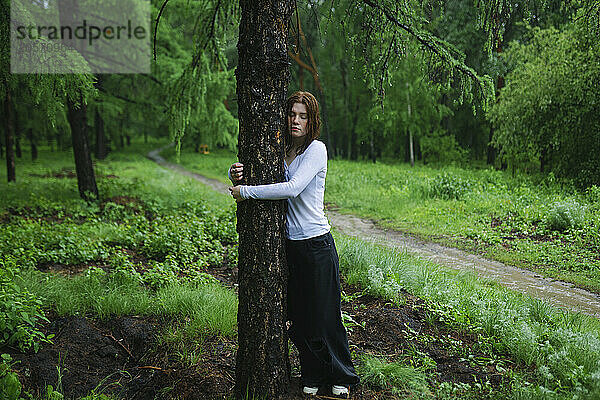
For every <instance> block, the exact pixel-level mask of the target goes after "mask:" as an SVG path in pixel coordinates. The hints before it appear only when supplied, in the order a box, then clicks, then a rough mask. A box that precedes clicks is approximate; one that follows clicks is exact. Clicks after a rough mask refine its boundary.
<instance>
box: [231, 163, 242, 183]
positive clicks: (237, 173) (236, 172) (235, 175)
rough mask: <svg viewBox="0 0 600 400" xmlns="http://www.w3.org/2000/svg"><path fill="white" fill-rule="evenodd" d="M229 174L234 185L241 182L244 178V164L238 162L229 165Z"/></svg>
mask: <svg viewBox="0 0 600 400" xmlns="http://www.w3.org/2000/svg"><path fill="white" fill-rule="evenodd" d="M229 174H230V175H231V182H233V183H234V184H235V183H237V182H238V181H241V180H242V178H243V177H244V164H242V163H239V162H237V163H234V164H231V167H229Z"/></svg>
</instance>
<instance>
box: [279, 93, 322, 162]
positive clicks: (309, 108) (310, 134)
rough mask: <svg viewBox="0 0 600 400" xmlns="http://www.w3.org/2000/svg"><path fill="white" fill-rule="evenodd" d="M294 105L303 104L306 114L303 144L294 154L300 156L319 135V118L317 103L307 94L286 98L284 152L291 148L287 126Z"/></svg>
mask: <svg viewBox="0 0 600 400" xmlns="http://www.w3.org/2000/svg"><path fill="white" fill-rule="evenodd" d="M295 103H300V104H304V105H305V106H306V113H307V114H308V122H307V124H306V136H305V139H304V143H302V145H301V146H300V147H298V149H297V150H296V154H302V153H303V152H304V150H306V148H307V147H308V145H310V144H311V142H312V141H313V140H315V139H316V138H318V137H319V136H320V135H321V117H320V115H319V102H318V101H317V99H316V98H315V96H313V95H312V94H311V93H309V92H301V91H298V92H295V93H293V94H292V95H291V96H290V97H288V99H287V102H286V106H285V111H286V114H285V152H286V154H287V152H288V151H289V150H290V149H291V148H292V133H291V129H290V126H289V119H288V116H289V114H290V112H291V111H292V107H293V106H294V104H295Z"/></svg>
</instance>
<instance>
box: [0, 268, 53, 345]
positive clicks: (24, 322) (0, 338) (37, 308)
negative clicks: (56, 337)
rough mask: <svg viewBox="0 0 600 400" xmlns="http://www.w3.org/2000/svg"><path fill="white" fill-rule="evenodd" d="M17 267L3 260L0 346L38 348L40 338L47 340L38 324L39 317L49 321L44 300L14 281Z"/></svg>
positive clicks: (0, 282)
mask: <svg viewBox="0 0 600 400" xmlns="http://www.w3.org/2000/svg"><path fill="white" fill-rule="evenodd" d="M16 271H17V268H16V267H15V266H14V265H11V264H9V263H8V262H5V261H0V346H3V345H9V346H10V345H16V346H17V347H19V348H20V349H21V350H27V349H30V348H31V347H33V348H34V350H36V351H37V349H38V346H39V341H47V340H49V339H51V337H46V336H45V335H44V334H43V333H42V332H41V331H40V330H39V329H38V328H37V324H38V322H39V321H40V320H43V321H48V319H46V317H45V315H44V313H43V311H42V308H41V307H42V301H41V300H40V299H39V298H38V297H37V296H35V295H33V294H31V293H30V292H29V291H28V290H26V289H24V288H21V287H19V286H18V285H17V284H15V282H14V276H15V273H16Z"/></svg>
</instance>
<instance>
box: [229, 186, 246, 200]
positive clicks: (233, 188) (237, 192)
mask: <svg viewBox="0 0 600 400" xmlns="http://www.w3.org/2000/svg"><path fill="white" fill-rule="evenodd" d="M229 192H230V193H231V196H233V198H234V199H235V201H237V202H238V203H239V202H241V201H244V200H246V199H244V198H243V197H242V195H241V193H240V186H230V187H229Z"/></svg>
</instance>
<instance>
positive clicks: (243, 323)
mask: <svg viewBox="0 0 600 400" xmlns="http://www.w3.org/2000/svg"><path fill="white" fill-rule="evenodd" d="M292 5H293V2H292V1H291V0H240V6H241V13H242V15H241V22H240V33H239V41H238V55H239V60H240V64H239V65H238V67H237V70H236V77H237V97H238V104H239V122H240V134H239V153H238V158H239V160H240V162H242V163H243V164H244V175H245V180H246V181H245V183H246V184H249V185H257V184H266V183H274V182H281V181H282V180H283V177H284V175H283V156H284V146H283V133H282V131H283V129H284V122H285V111H284V105H285V100H286V96H287V88H288V83H289V65H290V64H289V62H288V58H287V43H286V38H287V32H288V27H289V17H290V15H291V12H292ZM237 221H238V222H237V230H238V233H239V237H240V238H239V264H238V267H239V278H238V279H239V292H238V294H239V308H238V343H239V347H238V353H237V358H236V388H235V389H236V397H237V398H238V399H241V398H245V397H249V398H252V397H253V396H256V398H268V399H274V398H278V397H279V396H280V395H282V394H283V393H285V392H286V391H287V388H288V385H289V361H288V346H287V343H288V339H287V335H286V331H285V320H286V310H285V302H286V285H287V266H286V262H285V247H284V245H285V237H284V230H285V201H258V200H246V201H243V202H241V203H239V204H238V210H237Z"/></svg>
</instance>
